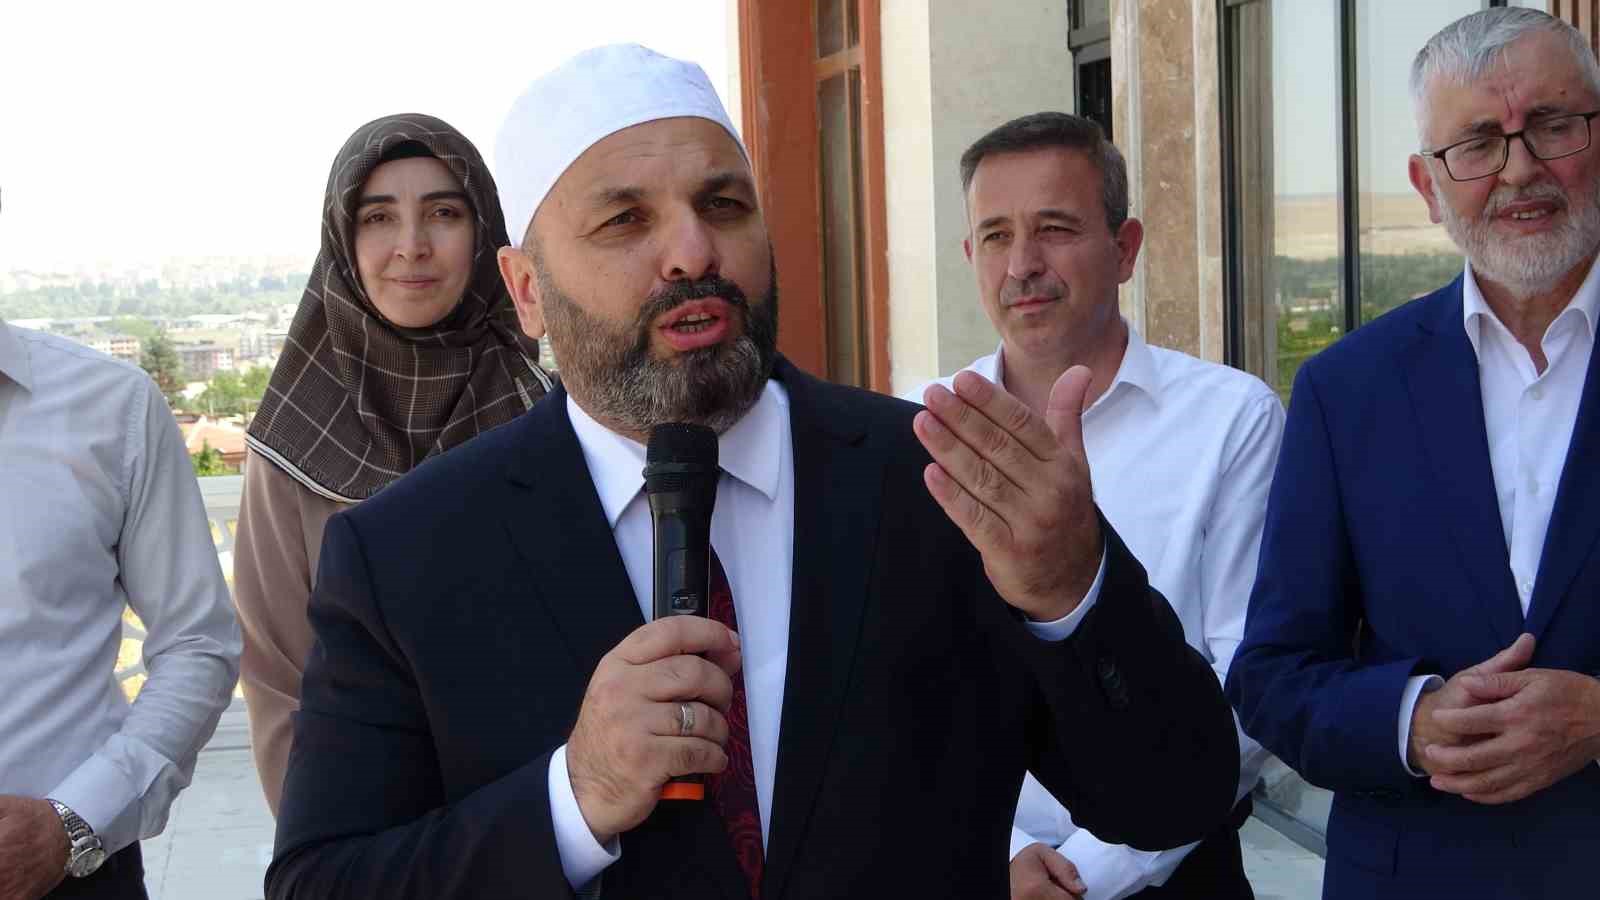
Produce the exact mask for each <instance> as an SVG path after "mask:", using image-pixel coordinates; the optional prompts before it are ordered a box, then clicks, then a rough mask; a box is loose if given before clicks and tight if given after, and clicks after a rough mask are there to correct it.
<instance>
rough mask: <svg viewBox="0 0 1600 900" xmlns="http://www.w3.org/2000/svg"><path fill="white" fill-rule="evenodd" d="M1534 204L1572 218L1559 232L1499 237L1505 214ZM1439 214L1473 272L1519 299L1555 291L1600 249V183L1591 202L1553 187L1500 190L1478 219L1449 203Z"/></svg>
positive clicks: (1506, 188) (1504, 188) (1589, 196)
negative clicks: (1498, 220) (1522, 203)
mask: <svg viewBox="0 0 1600 900" xmlns="http://www.w3.org/2000/svg"><path fill="white" fill-rule="evenodd" d="M1442 199H1443V198H1441V200H1442ZM1534 199H1547V200H1554V201H1556V202H1557V203H1559V204H1561V206H1562V207H1563V209H1564V211H1565V213H1566V215H1565V217H1564V221H1563V222H1562V223H1561V226H1560V227H1559V228H1557V229H1556V231H1555V232H1553V233H1551V234H1548V235H1531V236H1528V237H1523V238H1512V239H1509V240H1508V239H1506V238H1504V237H1499V236H1496V235H1495V234H1494V224H1493V217H1494V214H1495V213H1496V212H1497V211H1498V210H1499V209H1501V208H1503V207H1505V206H1506V205H1507V204H1510V203H1513V202H1516V201H1518V200H1534ZM1439 208H1440V211H1441V213H1442V216H1441V218H1443V219H1444V227H1445V231H1447V232H1448V233H1449V234H1450V239H1451V240H1452V241H1455V244H1456V246H1457V247H1460V248H1461V249H1462V251H1464V252H1465V253H1466V254H1467V258H1468V259H1469V260H1471V261H1472V269H1473V271H1474V272H1475V273H1479V274H1481V275H1483V276H1484V277H1485V278H1488V279H1489V280H1490V281H1493V282H1494V283H1496V284H1499V285H1502V286H1503V287H1505V288H1506V289H1507V290H1509V291H1510V292H1511V293H1512V295H1513V296H1515V297H1517V298H1518V299H1526V298H1529V297H1533V296H1537V295H1539V294H1542V293H1545V292H1547V291H1549V290H1551V289H1552V288H1554V287H1555V286H1556V284H1557V283H1558V282H1560V281H1561V279H1562V278H1564V277H1566V275H1567V274H1568V273H1570V272H1571V271H1572V270H1573V268H1575V267H1576V266H1578V265H1579V264H1581V263H1582V262H1583V261H1584V260H1585V259H1587V258H1588V257H1589V256H1590V255H1591V254H1593V253H1594V251H1595V246H1596V244H1600V181H1597V182H1596V185H1595V189H1594V190H1592V191H1591V192H1590V193H1589V195H1588V196H1583V195H1581V194H1574V195H1572V196H1568V195H1567V194H1565V193H1563V192H1562V191H1561V189H1560V188H1558V187H1557V186H1556V185H1554V184H1551V183H1549V182H1540V183H1538V184H1533V185H1529V186H1527V187H1525V188H1522V189H1516V188H1510V187H1502V188H1496V189H1495V191H1494V193H1493V194H1491V195H1490V197H1489V201H1488V202H1487V203H1486V204H1485V205H1484V209H1483V212H1482V213H1481V214H1480V215H1479V216H1478V218H1476V219H1467V218H1464V217H1462V216H1460V215H1457V213H1456V211H1455V209H1454V208H1453V207H1451V205H1450V204H1449V203H1448V202H1441V203H1440V204H1439Z"/></svg>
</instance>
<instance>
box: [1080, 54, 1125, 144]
mask: <svg viewBox="0 0 1600 900" xmlns="http://www.w3.org/2000/svg"><path fill="white" fill-rule="evenodd" d="M1078 115H1080V116H1083V117H1084V118H1086V119H1093V120H1094V121H1095V124H1097V125H1099V126H1100V130H1101V131H1104V132H1105V133H1106V140H1109V141H1115V140H1116V137H1115V136H1114V135H1112V133H1111V60H1110V59H1109V58H1108V59H1099V60H1095V61H1094V62H1086V63H1080V64H1079V65H1078Z"/></svg>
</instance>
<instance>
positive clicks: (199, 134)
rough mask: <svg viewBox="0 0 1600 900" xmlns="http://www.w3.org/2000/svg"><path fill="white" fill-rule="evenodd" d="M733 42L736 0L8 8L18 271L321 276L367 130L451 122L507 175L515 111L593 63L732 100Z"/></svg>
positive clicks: (279, 0) (8, 142) (2, 167)
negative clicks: (269, 265)
mask: <svg viewBox="0 0 1600 900" xmlns="http://www.w3.org/2000/svg"><path fill="white" fill-rule="evenodd" d="M730 32H731V17H730V13H729V3H728V0H670V2H661V0H488V2H485V0H451V2H443V0H432V2H413V0H323V2H306V0H274V2H271V3H262V2H248V3H246V2H228V0H222V2H218V0H209V2H191V0H144V2H135V3H128V2H116V3H111V2H80V0H20V2H4V3H0V198H3V208H0V271H5V270H17V269H30V268H32V269H38V268H52V267H55V268H73V269H76V268H79V267H82V266H85V265H105V266H108V267H109V266H122V265H128V264H140V263H155V262H160V261H162V260H166V259H172V258H183V257H196V256H230V257H252V258H258V257H277V256H294V255H299V256H303V257H304V259H305V261H306V263H307V266H308V267H309V264H310V261H311V259H312V257H313V256H314V255H315V254H316V249H317V240H318V221H319V219H318V217H319V214H320V206H321V200H322V190H323V187H324V185H325V183H326V181H327V177H328V169H329V167H330V166H331V165H332V163H333V157H334V154H335V153H336V152H338V150H339V147H340V146H341V145H342V144H343V143H344V141H345V139H346V138H347V137H348V136H349V135H350V134H351V133H352V132H353V131H355V129H356V128H357V127H358V126H360V125H361V124H362V123H364V122H368V121H371V120H372V119H375V118H378V117H380V116H383V115H388V114H392V113H401V112H421V113H428V114H430V115H434V116H438V117H439V118H442V119H444V120H445V121H447V122H449V123H451V124H452V125H454V126H455V127H456V128H458V129H460V130H461V132H462V133H464V134H465V135H466V136H467V137H468V138H469V139H470V140H472V141H473V143H474V144H476V145H477V147H478V149H479V152H481V153H482V154H483V155H484V157H485V158H486V159H489V161H490V164H491V166H492V165H493V159H492V156H493V152H494V136H495V133H496V131H497V130H498V127H499V123H500V120H501V118H502V116H503V115H504V114H505V112H506V110H507V109H509V108H510V106H511V103H512V101H513V100H514V99H516V97H517V95H518V94H520V93H521V92H522V90H523V89H524V88H525V87H526V86H527V84H528V83H529V82H530V81H532V80H533V79H534V78H535V77H537V76H538V75H539V74H541V73H542V72H544V71H547V70H548V69H550V68H552V67H554V66H555V65H556V64H558V63H559V62H561V61H562V60H563V59H565V58H566V57H568V56H570V55H572V54H573V53H575V52H577V51H579V50H582V49H584V48H586V47H590V46H595V45H598V44H604V43H611V42H616V41H637V42H639V43H643V44H646V45H648V46H650V47H652V48H654V49H656V50H659V51H661V52H663V53H666V54H668V55H671V56H677V57H680V58H685V59H691V60H693V61H695V62H697V63H699V64H700V65H701V66H702V67H704V68H705V70H706V73H707V75H708V76H709V77H710V78H711V82H712V84H713V85H715V86H716V87H717V89H718V91H719V93H721V94H722V96H723V99H724V102H725V103H726V102H727V100H728V97H729V96H730V92H729V87H730V83H731V82H730V79H736V78H737V71H736V66H733V65H731V64H732V62H733V59H734V58H733V56H732V53H731V52H730V47H731V46H732V42H733V41H734V40H735V37H736V36H735V35H733V34H731V33H730ZM734 115H735V117H737V115H738V113H737V111H736V110H735V111H734Z"/></svg>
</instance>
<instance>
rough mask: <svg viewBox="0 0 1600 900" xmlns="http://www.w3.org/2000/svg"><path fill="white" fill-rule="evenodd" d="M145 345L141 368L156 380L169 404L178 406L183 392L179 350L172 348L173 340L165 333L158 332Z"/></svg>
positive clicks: (140, 362)
mask: <svg viewBox="0 0 1600 900" xmlns="http://www.w3.org/2000/svg"><path fill="white" fill-rule="evenodd" d="M143 343H144V346H143V347H142V349H141V351H140V354H139V365H140V367H141V368H143V369H144V370H145V371H146V372H149V373H150V377H151V378H154V379H155V381H156V387H158V388H160V389H161V394H162V396H164V397H166V398H167V404H168V405H171V406H175V405H177V403H178V392H179V391H182V390H183V363H182V362H181V361H180V360H179V359H178V351H177V349H175V348H174V347H173V346H172V339H171V338H169V337H167V335H166V333H165V332H157V333H156V334H155V336H153V337H152V338H150V340H148V341H144V342H143Z"/></svg>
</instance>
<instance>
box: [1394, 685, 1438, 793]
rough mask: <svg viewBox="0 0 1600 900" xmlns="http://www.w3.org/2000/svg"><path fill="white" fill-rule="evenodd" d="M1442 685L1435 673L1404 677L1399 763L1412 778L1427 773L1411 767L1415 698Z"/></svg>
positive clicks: (1423, 776)
mask: <svg viewBox="0 0 1600 900" xmlns="http://www.w3.org/2000/svg"><path fill="white" fill-rule="evenodd" d="M1442 687H1444V679H1443V678H1440V677H1439V676H1437V675H1413V676H1411V677H1410V678H1407V679H1406V690H1405V693H1403V694H1401V695H1400V722H1399V729H1398V731H1399V734H1400V765H1402V766H1405V768H1406V773H1407V774H1409V775H1410V776H1411V777H1412V778H1426V777H1427V776H1428V773H1426V772H1418V771H1417V770H1415V769H1413V768H1411V763H1410V756H1411V754H1410V753H1409V752H1407V751H1408V750H1410V749H1411V716H1412V714H1413V713H1414V712H1416V709H1417V699H1418V698H1419V697H1421V696H1422V695H1423V694H1424V693H1427V692H1429V691H1437V690H1438V689H1439V688H1442Z"/></svg>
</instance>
